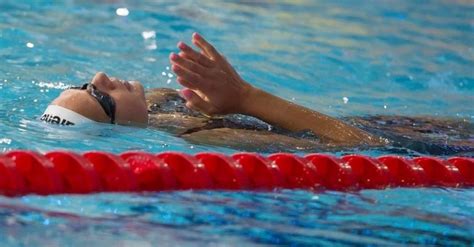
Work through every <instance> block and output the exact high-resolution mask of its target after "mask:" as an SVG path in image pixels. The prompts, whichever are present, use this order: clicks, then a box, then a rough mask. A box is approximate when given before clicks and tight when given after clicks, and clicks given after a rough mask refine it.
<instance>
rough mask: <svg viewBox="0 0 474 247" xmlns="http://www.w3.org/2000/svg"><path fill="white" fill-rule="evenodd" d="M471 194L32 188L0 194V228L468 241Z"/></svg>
mask: <svg viewBox="0 0 474 247" xmlns="http://www.w3.org/2000/svg"><path fill="white" fill-rule="evenodd" d="M420 195H424V196H423V197H420ZM472 196H473V195H472V193H471V192H470V191H468V190H441V189H424V190H413V189H392V190H386V191H362V192H360V193H354V194H351V193H336V192H325V193H323V192H320V193H317V194H313V193H309V192H304V191H279V192H272V193H250V192H247V193H230V192H172V193H159V194H142V195H121V194H102V195H94V196H51V197H38V196H27V197H23V198H21V199H18V200H12V199H0V221H1V222H4V223H5V225H7V226H8V227H3V228H0V234H2V236H5V239H6V240H7V242H6V243H7V244H9V245H15V244H16V245H20V244H21V243H24V244H27V243H28V244H33V245H38V244H39V245H51V244H66V243H67V244H73V245H84V244H88V243H89V244H91V243H94V244H98V243H99V244H106V245H111V244H126V243H127V244H140V245H142V246H154V245H155V244H154V243H157V241H159V243H162V244H165V245H166V244H172V245H180V246H181V245H183V244H184V245H200V246H201V245H221V244H230V243H242V244H245V245H256V244H281V245H288V244H298V245H303V246H305V245H328V246H329V245H330V246H333V245H334V244H339V245H354V244H360V245H382V246H389V245H399V244H403V245H406V244H427V245H469V244H472V243H473V241H474V239H473V238H472V233H473V231H474V228H473V227H472V226H473V225H474V221H473V215H472V210H470V209H472V206H473V205H468V204H466V203H463V202H462V201H464V202H465V201H466V200H467V201H470V198H471V199H472ZM413 200H417V201H419V203H420V204H419V205H417V206H414V205H413ZM179 229H180V230H179ZM25 231H28V232H29V234H28V235H27V236H26V237H25V236H22V235H21V233H24V232H25ZM37 233H43V234H44V233H46V234H47V235H48V236H49V237H48V238H41V237H40V236H44V235H39V234H37ZM98 236H100V237H98ZM4 243H5V242H4Z"/></svg>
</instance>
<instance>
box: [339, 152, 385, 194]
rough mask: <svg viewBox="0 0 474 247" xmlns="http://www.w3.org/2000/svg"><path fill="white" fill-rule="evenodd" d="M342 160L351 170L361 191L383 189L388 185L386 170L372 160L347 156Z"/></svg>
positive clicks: (364, 157)
mask: <svg viewBox="0 0 474 247" xmlns="http://www.w3.org/2000/svg"><path fill="white" fill-rule="evenodd" d="M342 160H343V161H345V162H347V164H348V165H349V166H350V167H351V168H352V172H353V173H354V175H355V177H356V179H357V183H358V186H359V187H360V188H361V189H383V188H386V187H387V186H389V185H390V178H389V174H388V168H387V166H385V165H384V164H382V163H380V162H379V161H377V160H374V159H372V158H369V157H366V156H361V155H347V156H344V157H342Z"/></svg>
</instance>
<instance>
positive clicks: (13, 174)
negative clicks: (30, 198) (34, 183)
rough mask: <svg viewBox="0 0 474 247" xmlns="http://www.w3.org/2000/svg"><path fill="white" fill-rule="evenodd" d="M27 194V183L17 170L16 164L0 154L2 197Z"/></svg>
mask: <svg viewBox="0 0 474 247" xmlns="http://www.w3.org/2000/svg"><path fill="white" fill-rule="evenodd" d="M25 192H26V188H25V181H24V180H23V177H21V176H20V174H19V173H18V171H17V170H16V167H15V163H13V161H12V160H11V159H10V158H8V157H5V156H3V155H1V154H0V195H5V196H14V195H21V194H23V193H25Z"/></svg>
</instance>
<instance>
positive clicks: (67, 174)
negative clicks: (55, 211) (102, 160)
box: [45, 151, 102, 194]
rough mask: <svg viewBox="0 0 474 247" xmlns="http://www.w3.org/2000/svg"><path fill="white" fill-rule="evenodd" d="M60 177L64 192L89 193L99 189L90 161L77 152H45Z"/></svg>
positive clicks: (97, 178)
mask: <svg viewBox="0 0 474 247" xmlns="http://www.w3.org/2000/svg"><path fill="white" fill-rule="evenodd" d="M45 157H46V158H48V159H49V160H50V161H51V162H52V163H53V166H54V168H55V170H56V172H58V174H59V175H60V177H61V178H62V181H63V184H64V191H65V192H66V193H79V194H84V193H91V192H96V191H101V190H102V188H101V185H100V182H99V177H98V176H97V173H96V172H95V170H94V167H93V165H92V163H90V162H89V161H88V160H87V159H86V158H84V157H82V156H81V155H79V154H76V153H72V152H67V151H54V152H49V153H47V154H45Z"/></svg>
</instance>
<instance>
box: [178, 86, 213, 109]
mask: <svg viewBox="0 0 474 247" xmlns="http://www.w3.org/2000/svg"><path fill="white" fill-rule="evenodd" d="M180 94H181V96H183V98H184V99H185V100H186V106H187V107H188V108H190V109H193V110H196V111H199V112H202V113H204V114H206V115H212V114H213V113H214V110H213V108H214V107H212V105H211V104H209V103H208V102H206V101H204V100H203V99H202V98H201V97H200V96H199V95H198V94H197V93H196V92H194V91H193V90H191V89H189V88H184V89H181V91H180Z"/></svg>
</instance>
